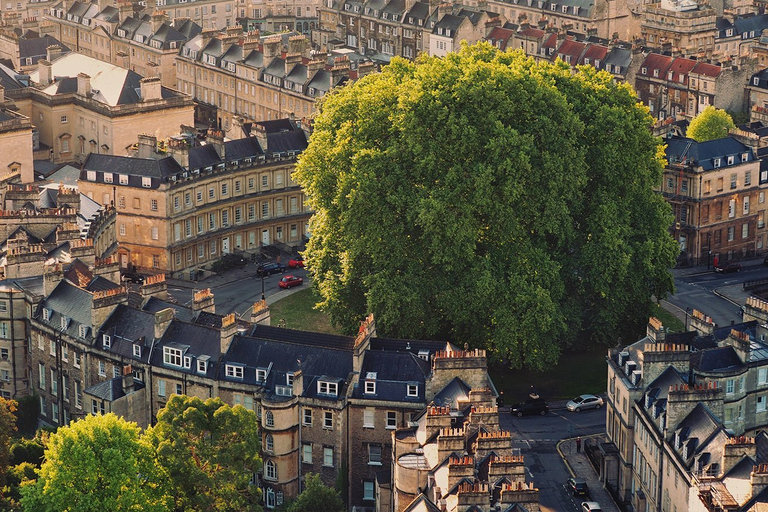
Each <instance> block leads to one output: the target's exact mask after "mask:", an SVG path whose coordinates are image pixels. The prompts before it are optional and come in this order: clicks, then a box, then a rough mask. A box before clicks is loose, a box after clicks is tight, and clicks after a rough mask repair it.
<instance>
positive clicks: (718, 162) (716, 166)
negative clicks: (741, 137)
mask: <svg viewBox="0 0 768 512" xmlns="http://www.w3.org/2000/svg"><path fill="white" fill-rule="evenodd" d="M713 164H714V166H715V169H717V168H718V167H720V159H719V158H715V159H714V162H713Z"/></svg>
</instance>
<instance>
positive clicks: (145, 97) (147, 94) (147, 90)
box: [140, 76, 163, 101]
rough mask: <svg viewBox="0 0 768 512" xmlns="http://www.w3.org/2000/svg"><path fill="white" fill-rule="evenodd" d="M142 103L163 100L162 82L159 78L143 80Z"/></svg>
mask: <svg viewBox="0 0 768 512" xmlns="http://www.w3.org/2000/svg"><path fill="white" fill-rule="evenodd" d="M140 83H141V101H155V100H160V99H162V98H163V96H162V82H161V81H160V78H159V77H156V76H153V77H150V78H142V79H141V82H140Z"/></svg>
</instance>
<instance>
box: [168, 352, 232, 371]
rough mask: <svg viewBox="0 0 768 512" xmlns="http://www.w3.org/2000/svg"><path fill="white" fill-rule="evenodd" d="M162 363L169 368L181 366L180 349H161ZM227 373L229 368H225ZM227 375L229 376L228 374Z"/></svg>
mask: <svg viewBox="0 0 768 512" xmlns="http://www.w3.org/2000/svg"><path fill="white" fill-rule="evenodd" d="M163 363H165V364H168V365H171V366H181V349H179V348H174V347H163ZM241 371H242V369H241ZM227 372H229V368H227ZM227 375H228V376H229V373H227Z"/></svg>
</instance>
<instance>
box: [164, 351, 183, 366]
mask: <svg viewBox="0 0 768 512" xmlns="http://www.w3.org/2000/svg"><path fill="white" fill-rule="evenodd" d="M163 363H165V364H167V365H171V366H181V349H179V348H174V347H163Z"/></svg>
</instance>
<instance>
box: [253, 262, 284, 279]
mask: <svg viewBox="0 0 768 512" xmlns="http://www.w3.org/2000/svg"><path fill="white" fill-rule="evenodd" d="M283 272H285V267H284V266H283V265H281V264H280V263H262V264H261V265H259V266H258V267H256V275H257V276H271V275H272V274H282V273H283Z"/></svg>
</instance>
